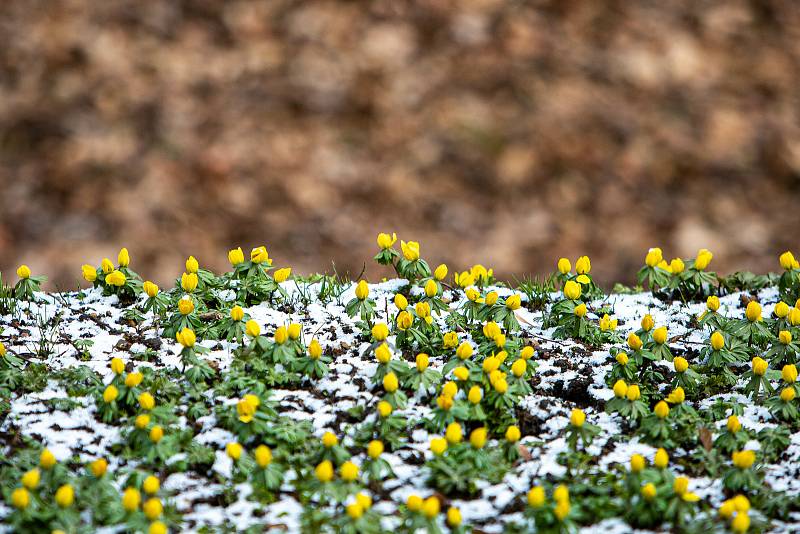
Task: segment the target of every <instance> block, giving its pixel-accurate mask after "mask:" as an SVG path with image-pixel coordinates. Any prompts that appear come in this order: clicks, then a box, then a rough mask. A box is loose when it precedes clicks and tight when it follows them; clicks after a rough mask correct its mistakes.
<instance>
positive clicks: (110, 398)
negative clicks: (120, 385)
mask: <svg viewBox="0 0 800 534" xmlns="http://www.w3.org/2000/svg"><path fill="white" fill-rule="evenodd" d="M117 395H119V391H118V390H117V388H116V387H114V386H113V385H111V384H109V385H108V386H106V389H105V391H103V402H105V403H106V404H110V403H112V402H114V401H115V400H117Z"/></svg>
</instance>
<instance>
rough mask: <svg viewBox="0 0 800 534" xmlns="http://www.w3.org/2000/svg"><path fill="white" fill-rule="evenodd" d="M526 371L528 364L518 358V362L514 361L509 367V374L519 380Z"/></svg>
mask: <svg viewBox="0 0 800 534" xmlns="http://www.w3.org/2000/svg"><path fill="white" fill-rule="evenodd" d="M527 370H528V363H527V362H526V361H525V360H523V359H522V358H520V359H519V360H517V361H515V362H514V363H513V364H512V365H511V372H512V373H513V374H514V376H516V377H517V378H519V377H521V376H522V375H524V374H525V371H527Z"/></svg>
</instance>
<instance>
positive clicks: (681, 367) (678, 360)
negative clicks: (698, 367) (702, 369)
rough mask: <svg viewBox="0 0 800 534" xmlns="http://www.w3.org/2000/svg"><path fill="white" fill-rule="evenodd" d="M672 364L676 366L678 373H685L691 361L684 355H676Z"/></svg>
mask: <svg viewBox="0 0 800 534" xmlns="http://www.w3.org/2000/svg"><path fill="white" fill-rule="evenodd" d="M672 366H673V367H674V368H675V372H676V373H685V372H686V370H687V369H688V368H689V362H688V361H686V358H684V357H683V356H676V357H675V359H673V360H672Z"/></svg>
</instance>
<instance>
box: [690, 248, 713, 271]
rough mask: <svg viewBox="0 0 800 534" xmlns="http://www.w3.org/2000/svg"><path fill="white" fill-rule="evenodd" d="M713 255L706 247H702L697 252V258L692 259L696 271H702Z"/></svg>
mask: <svg viewBox="0 0 800 534" xmlns="http://www.w3.org/2000/svg"><path fill="white" fill-rule="evenodd" d="M713 257H714V255H713V254H712V253H711V251H709V250H708V249H705V248H702V249H700V250H699V251H698V252H697V258H695V260H694V267H695V269H697V270H698V271H704V270H706V269H707V268H708V264H709V263H711V259H712V258H713Z"/></svg>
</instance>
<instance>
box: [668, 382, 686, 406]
mask: <svg viewBox="0 0 800 534" xmlns="http://www.w3.org/2000/svg"><path fill="white" fill-rule="evenodd" d="M684 400H686V392H685V391H684V390H683V388H682V387H680V386H678V387H676V388H675V389H673V390H672V393H670V394H669V395H668V396H667V398H666V401H667V402H668V403H670V404H680V403H682V402H683V401H684Z"/></svg>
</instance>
